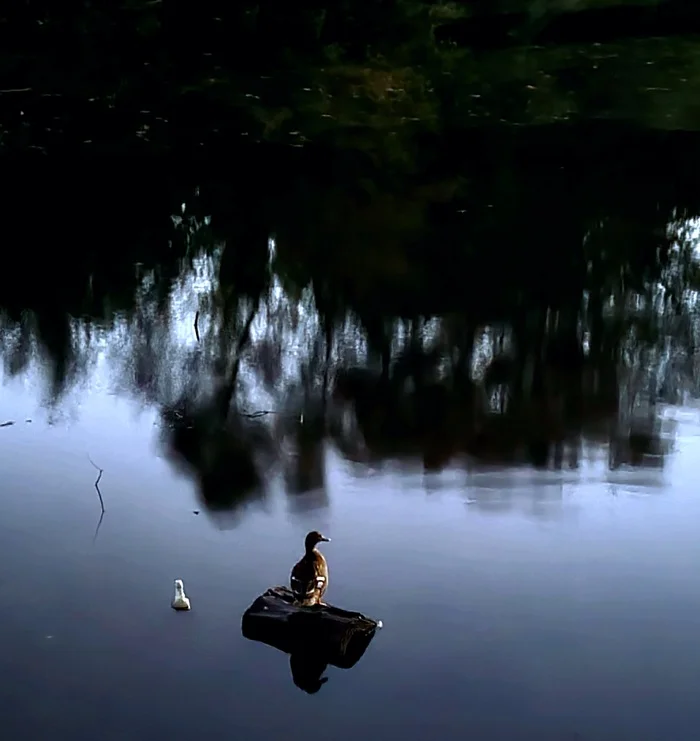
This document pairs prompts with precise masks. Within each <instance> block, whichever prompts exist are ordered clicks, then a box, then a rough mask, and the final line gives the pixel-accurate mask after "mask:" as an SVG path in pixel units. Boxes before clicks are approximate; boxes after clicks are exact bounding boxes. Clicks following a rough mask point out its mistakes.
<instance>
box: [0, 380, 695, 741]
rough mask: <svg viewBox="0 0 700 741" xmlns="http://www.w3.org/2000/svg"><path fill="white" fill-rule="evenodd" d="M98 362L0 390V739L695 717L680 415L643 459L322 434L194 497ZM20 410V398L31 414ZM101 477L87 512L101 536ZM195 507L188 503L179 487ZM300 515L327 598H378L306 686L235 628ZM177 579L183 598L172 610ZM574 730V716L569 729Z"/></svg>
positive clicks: (291, 540)
mask: <svg viewBox="0 0 700 741" xmlns="http://www.w3.org/2000/svg"><path fill="white" fill-rule="evenodd" d="M103 377H104V374H103V373H100V372H99V369H97V370H96V371H95V372H94V373H93V374H92V376H90V377H89V379H88V380H89V384H88V387H87V388H79V389H77V390H74V391H72V392H71V393H69V394H68V395H67V396H66V397H65V398H64V400H63V401H62V402H61V404H60V405H59V407H58V408H57V409H56V408H51V409H49V408H48V407H47V406H46V405H45V404H44V403H43V401H42V398H41V394H40V391H39V388H38V386H37V384H36V383H32V381H31V376H26V377H20V378H15V379H13V380H8V379H5V383H4V385H3V386H2V392H1V396H0V399H1V402H0V409H1V410H2V417H3V421H4V420H15V421H16V424H15V425H13V426H8V427H5V428H1V429H0V436H1V445H0V460H1V462H2V470H3V472H4V476H3V486H2V495H1V497H0V511H1V513H0V522H1V523H2V524H1V525H0V531H1V533H2V538H1V539H0V557H1V559H2V563H3V565H4V568H3V572H2V577H1V581H0V583H1V584H2V597H3V609H2V612H1V613H0V629H1V630H2V635H3V636H4V641H3V652H2V655H3V661H2V663H3V669H4V671H3V672H2V679H1V680H0V698H1V700H2V706H3V707H5V708H6V709H7V712H6V715H5V726H6V728H7V734H8V738H21V737H25V738H49V737H51V738H71V739H83V738H84V739H94V738H101V739H105V740H107V739H125V738H129V739H150V738H154V739H155V738H164V737H170V738H186V737H192V736H195V735H202V734H204V735H206V736H207V737H208V738H228V737H230V736H231V735H236V736H238V737H241V738H246V739H269V738H271V737H274V736H275V735H276V734H284V735H285V738H290V739H296V738H304V737H306V735H307V733H308V732H309V723H310V718H314V719H315V720H314V724H317V725H318V726H319V727H322V728H323V729H324V730H325V731H326V732H330V733H332V735H333V737H334V738H336V739H339V740H342V739H351V738H357V737H359V736H362V735H363V734H364V735H365V736H366V735H367V734H368V733H370V729H372V730H371V733H372V734H375V737H379V736H380V735H381V736H389V735H394V734H395V735H397V736H400V737H401V738H405V739H425V738H430V737H433V736H434V735H435V734H439V735H441V736H442V737H443V738H449V739H452V738H454V739H463V738H467V737H473V738H479V739H489V740H497V739H504V740H505V739H508V740H509V741H515V740H519V739H523V740H526V739H527V740H528V741H529V740H530V739H533V740H534V739H537V741H546V740H548V739H552V740H554V739H562V740H563V739H573V738H580V739H586V740H588V739H591V740H593V739H595V740H596V741H597V740H601V741H602V740H606V741H607V740H608V739H610V741H613V740H615V741H617V740H618V739H619V740H620V741H622V740H623V739H625V740H626V739H634V741H652V740H664V741H668V740H671V739H682V738H690V737H692V734H693V729H694V728H696V727H697V724H698V721H700V710H698V707H697V701H696V697H697V691H698V688H699V687H700V648H699V647H698V642H697V639H696V638H697V637H696V634H697V631H696V629H695V625H696V622H697V619H696V616H697V614H698V612H699V611H700V577H698V571H697V563H698V558H699V557H700V537H699V536H700V503H699V501H698V498H697V492H696V486H695V477H696V476H697V470H698V469H697V463H696V461H697V460H698V455H699V454H700V437H699V436H698V434H699V430H700V427H699V426H698V423H697V422H698V419H697V418H698V414H697V411H696V410H695V409H694V408H686V409H683V410H674V409H673V408H669V409H667V411H666V413H667V414H674V415H676V416H678V417H679V426H678V430H677V436H676V439H675V452H674V453H673V454H672V456H670V457H669V458H668V460H667V464H666V466H665V467H664V468H663V469H661V470H646V469H644V470H641V469H637V470H629V471H615V472H610V471H608V470H607V466H606V460H607V455H606V453H605V450H604V449H603V448H602V447H601V446H598V447H596V446H594V445H592V444H591V445H590V446H589V449H588V451H587V452H588V455H587V456H586V458H585V459H584V460H583V461H582V464H581V466H580V467H579V469H578V470H575V471H564V472H554V471H534V470H532V469H529V468H524V467H523V468H514V469H508V470H502V469H501V470H499V469H490V470H489V469H480V470H472V471H471V472H470V473H468V472H467V471H466V470H465V469H464V468H463V467H460V466H453V467H450V468H449V469H447V470H445V471H443V472H441V473H439V474H425V473H423V471H422V469H421V468H420V467H418V466H417V465H416V466H412V465H411V464H408V463H406V464H404V463H395V464H386V465H385V466H382V467H377V468H376V469H373V468H371V467H368V466H364V465H359V464H354V463H350V462H348V461H347V460H345V459H344V458H343V457H342V456H341V455H340V454H339V453H338V452H336V451H335V450H334V449H333V448H332V447H330V446H329V447H327V448H326V450H325V453H324V457H325V465H326V475H325V489H324V491H322V492H315V493H314V492H311V493H308V494H304V495H296V496H295V495H293V494H291V493H287V490H286V488H285V486H284V484H283V483H282V479H281V477H276V476H272V478H271V482H270V484H269V486H268V491H267V496H266V497H265V498H264V499H262V500H260V501H258V502H257V503H253V504H251V505H249V506H247V507H244V508H243V509H241V510H239V511H238V512H237V513H236V514H235V516H234V515H231V516H229V517H228V518H227V517H225V516H213V515H211V514H209V513H208V512H207V511H206V510H204V509H203V508H202V506H201V503H200V502H199V500H198V496H197V492H196V487H195V485H194V483H193V482H192V481H190V480H189V479H188V477H186V476H185V475H183V474H182V473H180V472H178V471H177V470H176V469H175V467H174V466H173V465H172V464H171V463H170V462H169V461H168V459H167V458H166V457H165V456H164V453H163V450H162V444H161V443H160V437H159V432H160V429H159V426H160V422H159V418H158V415H157V413H156V410H154V409H151V408H148V407H143V406H142V405H141V404H140V403H137V402H135V401H134V400H133V399H132V398H129V397H128V396H126V395H123V394H121V395H120V394H117V393H116V392H115V391H114V390H113V389H112V388H111V386H110V384H109V383H106V382H104V381H103V380H102V381H101V380H100V379H101V378H103ZM30 419H31V422H29V421H25V420H30ZM88 455H89V456H90V458H92V460H93V461H95V462H96V463H97V465H99V467H101V468H103V469H104V475H103V477H102V480H101V482H100V488H101V491H102V493H103V496H104V500H105V505H106V513H105V515H104V518H103V520H102V523H101V526H100V529H99V532H98V534H97V537H95V529H96V526H97V524H98V521H99V517H100V507H99V502H98V498H97V494H96V492H95V489H94V488H93V482H94V480H95V478H96V474H97V471H96V470H95V468H94V467H93V466H92V464H91V462H90V460H89V459H88ZM195 510H197V511H201V513H200V514H198V515H196V514H194V511H195ZM311 528H319V529H321V530H322V531H323V532H325V533H326V534H328V535H329V536H330V537H331V538H332V540H333V542H332V543H330V544H328V545H326V546H325V551H326V553H327V555H328V558H329V562H330V566H331V570H332V571H331V578H332V584H331V587H330V589H329V598H330V599H331V600H332V602H334V603H335V604H338V605H340V606H344V607H346V608H349V609H357V610H361V611H363V612H365V613H367V614H369V615H372V616H375V617H377V618H381V619H382V620H383V622H384V626H385V627H384V629H383V630H382V631H380V632H379V633H378V634H377V636H376V637H375V639H374V641H373V643H372V644H371V645H370V647H369V649H368V651H367V653H366V654H365V656H364V657H363V658H362V659H361V661H360V662H359V663H358V664H357V665H356V666H355V667H354V668H352V669H351V670H346V671H343V670H338V669H334V668H332V667H331V668H329V670H328V672H327V676H328V677H329V681H328V682H327V683H326V684H325V685H324V686H323V687H322V689H321V691H320V692H319V693H318V694H316V695H306V694H304V693H303V692H301V691H300V690H299V689H298V688H297V687H296V686H295V685H294V684H293V683H292V681H291V675H290V671H289V664H288V658H287V657H286V656H284V655H283V654H280V653H278V652H277V651H275V650H274V649H272V648H269V647H267V646H264V645H262V644H257V643H254V642H250V641H247V640H245V639H244V638H242V637H241V634H240V617H241V614H242V612H243V611H244V610H245V608H246V607H247V606H248V605H249V604H250V603H251V602H252V600H253V599H254V598H255V596H256V595H258V594H259V593H261V592H262V591H264V589H265V588H266V587H268V586H270V585H272V584H277V583H284V582H285V581H286V579H287V576H288V572H289V568H290V566H291V565H292V563H293V562H294V560H295V559H296V558H297V557H298V555H299V553H300V548H301V544H302V539H303V535H304V533H305V532H306V531H307V530H309V529H311ZM174 578H182V579H183V580H184V582H185V585H186V587H187V589H188V594H189V595H190V597H191V599H192V603H193V610H192V612H191V613H187V614H181V613H175V612H173V611H172V610H171V609H170V606H169V601H170V598H171V594H170V592H171V585H172V580H173V579H174ZM575 734H579V735H578V736H576V735H575Z"/></svg>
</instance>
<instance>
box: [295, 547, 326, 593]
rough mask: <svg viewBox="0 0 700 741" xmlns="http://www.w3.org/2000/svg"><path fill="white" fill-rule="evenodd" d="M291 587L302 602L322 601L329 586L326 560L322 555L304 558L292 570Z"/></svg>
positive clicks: (317, 554) (316, 554)
mask: <svg viewBox="0 0 700 741" xmlns="http://www.w3.org/2000/svg"><path fill="white" fill-rule="evenodd" d="M290 586H291V588H292V592H293V594H294V596H295V598H296V599H297V600H299V601H301V602H308V601H309V600H314V599H320V598H321V597H322V596H323V593H324V592H325V591H326V587H327V586H328V566H327V565H326V559H325V558H324V557H323V556H322V555H321V554H320V553H315V554H314V555H313V557H311V558H310V557H308V556H304V557H303V558H302V559H301V560H300V561H299V562H298V563H297V564H296V565H295V566H294V568H293V569H292V573H291V576H290Z"/></svg>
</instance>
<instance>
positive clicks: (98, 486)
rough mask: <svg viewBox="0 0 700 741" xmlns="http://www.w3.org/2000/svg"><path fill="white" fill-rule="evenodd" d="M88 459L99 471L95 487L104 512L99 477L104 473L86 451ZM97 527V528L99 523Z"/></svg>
mask: <svg viewBox="0 0 700 741" xmlns="http://www.w3.org/2000/svg"><path fill="white" fill-rule="evenodd" d="M88 460H89V461H90V463H92V465H93V466H94V467H95V468H96V469H97V470H98V471H99V473H98V474H97V479H96V480H95V489H97V496H98V497H99V498H100V507H102V514H104V512H105V503H104V500H103V499H102V492H101V491H100V479H101V478H102V474H103V473H104V471H103V470H102V469H101V468H100V467H99V466H98V465H97V463H95V461H93V460H92V458H90V454H89V453H88ZM97 528H98V530H99V524H98V526H97ZM95 537H97V534H95Z"/></svg>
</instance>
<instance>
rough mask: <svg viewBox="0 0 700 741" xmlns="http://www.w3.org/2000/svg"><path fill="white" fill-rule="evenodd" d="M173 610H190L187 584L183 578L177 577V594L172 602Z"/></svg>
mask: <svg viewBox="0 0 700 741" xmlns="http://www.w3.org/2000/svg"><path fill="white" fill-rule="evenodd" d="M172 606H173V610H190V609H191V608H192V605H191V604H190V599H189V597H187V596H186V595H185V586H184V584H183V583H182V579H175V596H174V597H173V602H172Z"/></svg>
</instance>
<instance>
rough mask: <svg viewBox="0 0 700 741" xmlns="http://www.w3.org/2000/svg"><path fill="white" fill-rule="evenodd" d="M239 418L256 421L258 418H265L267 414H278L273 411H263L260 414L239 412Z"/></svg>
mask: <svg viewBox="0 0 700 741" xmlns="http://www.w3.org/2000/svg"><path fill="white" fill-rule="evenodd" d="M238 414H239V416H241V417H247V418H248V419H256V418H257V417H264V416H265V415H266V414H277V412H275V411H274V410H272V409H262V410H261V411H259V412H238Z"/></svg>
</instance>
